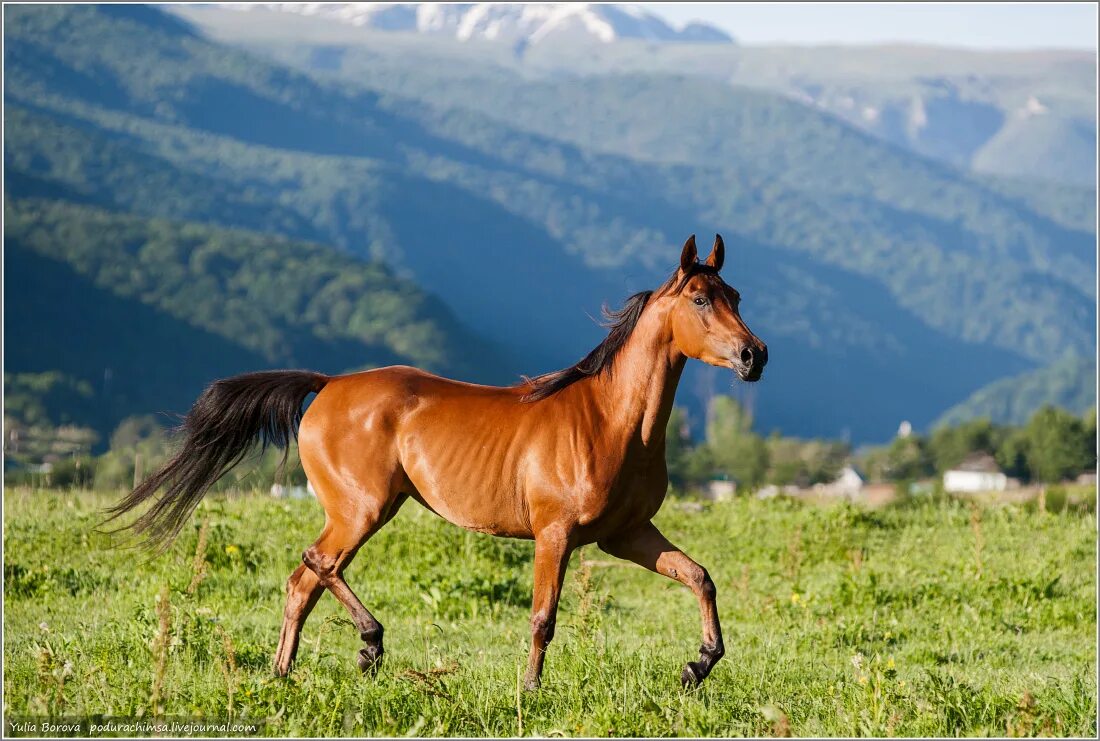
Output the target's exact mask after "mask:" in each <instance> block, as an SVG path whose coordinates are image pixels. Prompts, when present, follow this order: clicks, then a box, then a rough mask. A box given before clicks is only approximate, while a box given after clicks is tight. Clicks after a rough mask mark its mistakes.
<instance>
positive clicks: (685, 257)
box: [680, 234, 699, 273]
mask: <svg viewBox="0 0 1100 741" xmlns="http://www.w3.org/2000/svg"><path fill="white" fill-rule="evenodd" d="M698 259H699V250H697V249H695V235H694V234H692V235H691V236H690V237H688V241H686V242H684V251H683V252H681V253H680V270H683V271H684V272H685V273H686V272H688V271H689V270H691V268H692V266H693V265H695V261H696V260H698Z"/></svg>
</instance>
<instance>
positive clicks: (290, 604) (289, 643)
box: [275, 564, 325, 677]
mask: <svg viewBox="0 0 1100 741" xmlns="http://www.w3.org/2000/svg"><path fill="white" fill-rule="evenodd" d="M324 590H325V587H324V586H323V585H322V584H321V580H320V579H318V578H317V575H316V574H314V573H313V572H312V571H311V570H310V569H308V568H306V565H305V564H302V565H301V566H299V567H298V568H297V569H295V571H294V573H293V574H291V575H290V578H289V579H288V580H287V582H286V609H285V610H284V611H283V630H282V633H281V634H280V635H279V649H278V650H277V651H276V652H275V674H276V675H277V676H280V677H285V676H286V673H287V672H288V671H290V665H291V664H292V663H294V657H295V656H296V655H297V653H298V637H299V636H300V635H301V633H302V624H303V623H305V621H306V618H307V617H309V613H310V612H312V611H313V606H314V605H316V604H317V599H318V598H319V597H320V596H321V592H323V591H324Z"/></svg>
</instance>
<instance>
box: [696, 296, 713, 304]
mask: <svg viewBox="0 0 1100 741" xmlns="http://www.w3.org/2000/svg"><path fill="white" fill-rule="evenodd" d="M708 303H710V302H709V301H707V299H706V296H696V297H695V305H696V306H706V305H707V304H708Z"/></svg>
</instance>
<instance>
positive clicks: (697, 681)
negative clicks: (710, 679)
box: [680, 662, 703, 690]
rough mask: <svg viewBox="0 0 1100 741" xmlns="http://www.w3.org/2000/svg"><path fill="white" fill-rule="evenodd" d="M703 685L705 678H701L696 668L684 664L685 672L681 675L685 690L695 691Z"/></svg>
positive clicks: (690, 664) (689, 664) (681, 682)
mask: <svg viewBox="0 0 1100 741" xmlns="http://www.w3.org/2000/svg"><path fill="white" fill-rule="evenodd" d="M702 683H703V677H701V676H699V674H698V671H697V670H696V669H695V666H694V665H693V664H692V663H691V662H688V663H687V664H684V671H683V672H681V673H680V684H682V685H683V686H684V689H685V690H693V689H695V688H696V687H698V686H699V685H701V684H702Z"/></svg>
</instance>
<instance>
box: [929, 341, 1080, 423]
mask: <svg viewBox="0 0 1100 741" xmlns="http://www.w3.org/2000/svg"><path fill="white" fill-rule="evenodd" d="M1048 404H1050V405H1054V406H1058V407H1062V408H1063V409H1068V410H1070V411H1071V412H1073V413H1074V414H1084V412H1085V411H1086V410H1087V409H1089V408H1090V407H1093V406H1095V405H1096V359H1095V358H1082V357H1076V356H1069V357H1066V358H1064V359H1062V360H1060V361H1058V362H1056V363H1054V364H1053V365H1051V366H1050V367H1048V368H1043V369H1042V370H1040V371H1032V372H1030V373H1023V374H1021V375H1019V376H1013V377H1011V378H1003V379H1001V380H999V381H995V382H993V383H991V384H990V385H989V386H987V387H985V388H983V389H980V390H978V391H975V392H974V394H973V395H971V396H970V397H969V398H968V399H966V401H964V402H962V403H961V404H957V405H956V406H953V407H951V408H950V409H948V410H947V411H946V412H944V413H943V415H942V416H941V417H940V418H939V420H937V422H936V425H937V426H939V425H955V424H958V423H960V422H965V421H966V420H969V419H976V418H979V417H984V418H986V419H989V420H992V421H993V422H995V423H998V424H1015V425H1022V424H1024V423H1025V422H1027V420H1028V419H1029V418H1030V417H1031V415H1032V414H1034V413H1035V412H1036V410H1038V409H1040V408H1041V407H1044V406H1046V405H1048Z"/></svg>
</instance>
